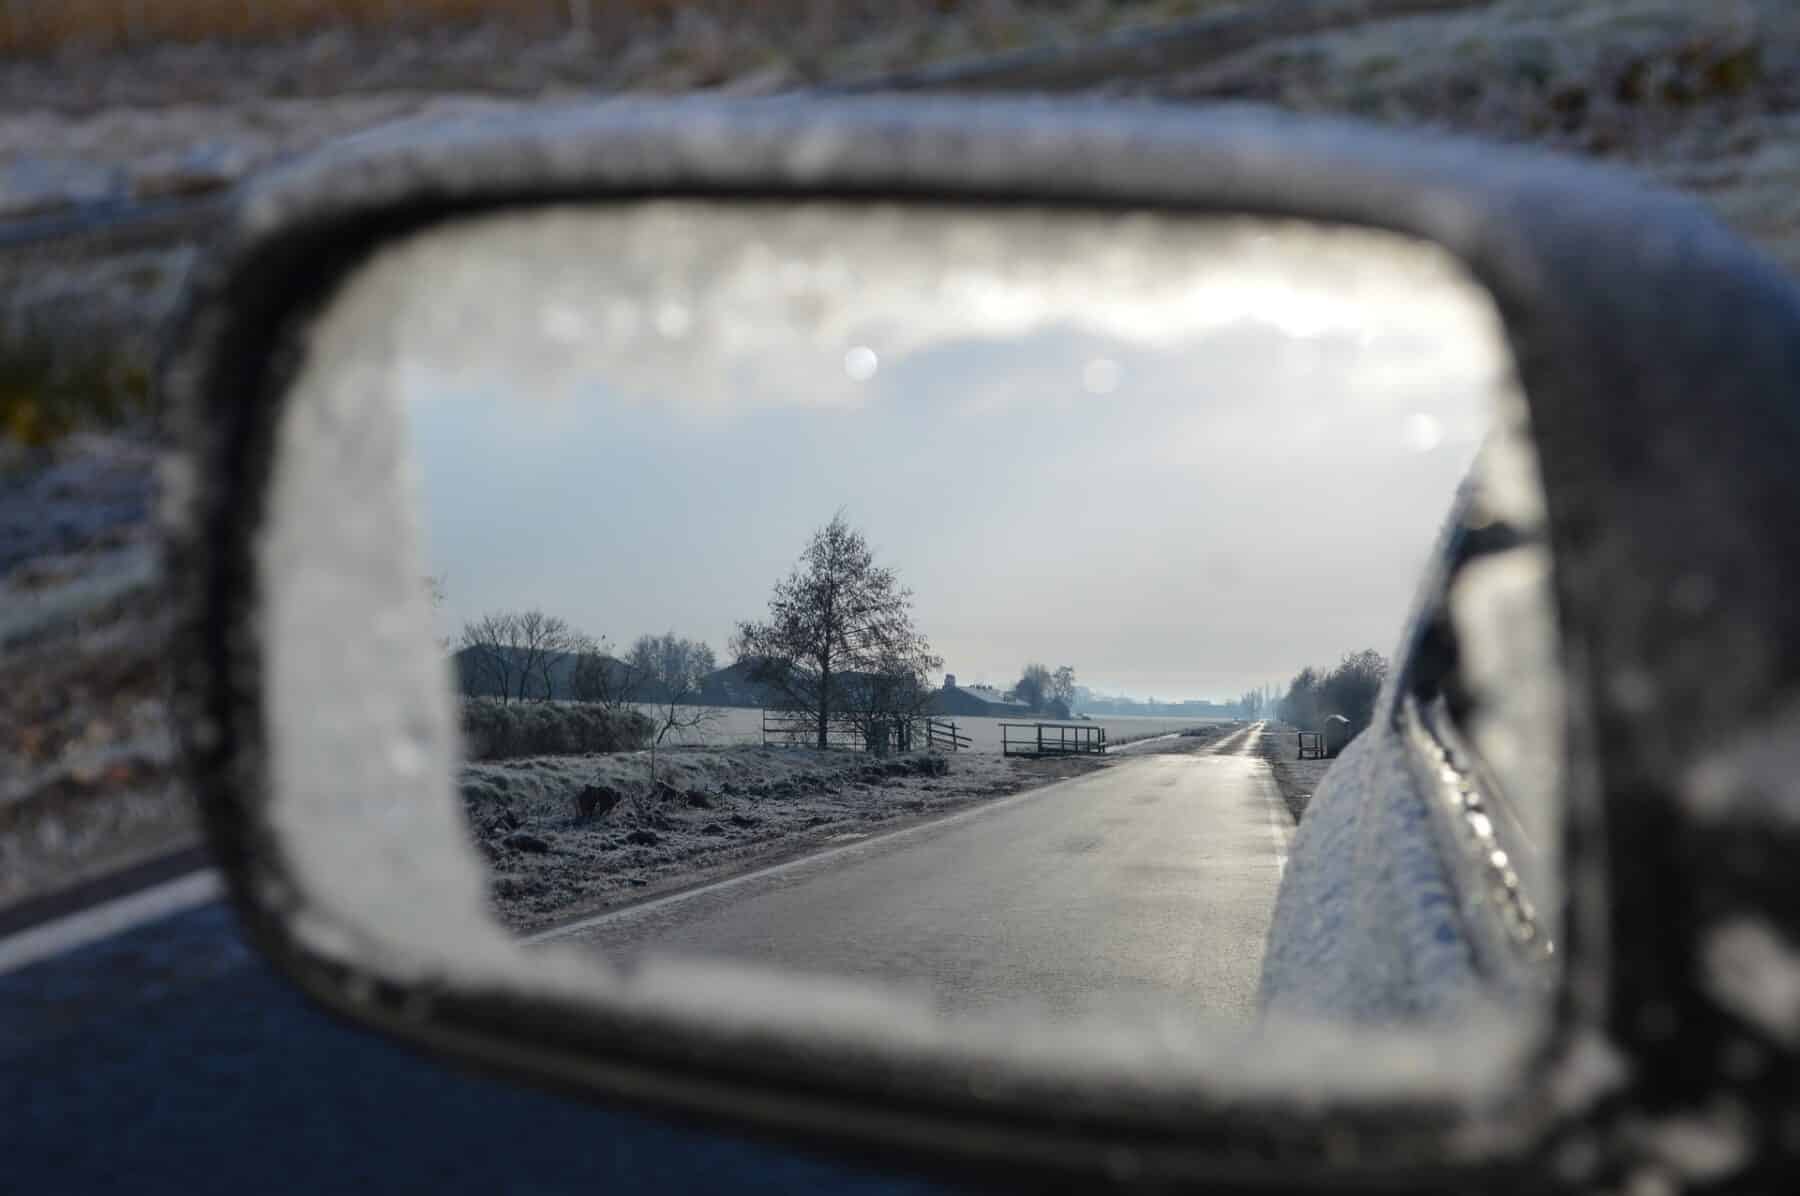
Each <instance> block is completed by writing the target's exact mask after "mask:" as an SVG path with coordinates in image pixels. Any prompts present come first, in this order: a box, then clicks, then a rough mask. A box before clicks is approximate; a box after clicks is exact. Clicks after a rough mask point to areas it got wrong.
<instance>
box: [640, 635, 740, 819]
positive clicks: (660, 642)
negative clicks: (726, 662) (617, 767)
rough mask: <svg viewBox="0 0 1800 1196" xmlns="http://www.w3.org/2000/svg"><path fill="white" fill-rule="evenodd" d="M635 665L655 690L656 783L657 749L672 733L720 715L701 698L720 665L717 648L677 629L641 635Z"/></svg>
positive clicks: (653, 780) (648, 686) (653, 763)
mask: <svg viewBox="0 0 1800 1196" xmlns="http://www.w3.org/2000/svg"><path fill="white" fill-rule="evenodd" d="M628 662H629V664H630V665H631V667H632V668H633V669H635V670H637V672H638V674H639V675H640V676H641V677H642V678H643V679H644V685H645V688H646V689H648V690H650V691H651V692H652V693H654V695H655V698H656V701H655V713H654V714H653V715H652V716H651V720H652V722H653V724H654V727H655V731H654V734H653V735H652V737H651V740H650V782H651V784H653V785H654V784H655V783H656V749H657V748H658V747H660V746H662V741H663V740H664V739H665V738H666V737H668V736H669V735H671V734H674V733H676V732H683V731H692V730H696V729H698V728H701V727H704V726H706V725H707V724H709V723H711V722H713V721H714V720H716V719H717V718H718V717H719V711H717V710H716V709H714V708H713V707H711V706H701V705H699V704H698V702H697V699H698V698H699V696H700V691H701V690H702V689H703V688H704V687H705V685H706V678H707V676H708V675H709V674H711V673H712V671H713V670H714V669H715V668H717V667H718V663H717V661H716V660H715V659H714V658H713V650H712V649H711V648H709V647H707V646H706V645H705V644H703V643H701V642H700V641H699V640H690V639H682V638H681V637H680V636H678V635H676V634H675V633H674V632H673V631H670V632H666V633H664V634H662V635H645V636H639V637H638V641H637V643H635V644H633V645H632V646H631V654H630V656H629V658H628Z"/></svg>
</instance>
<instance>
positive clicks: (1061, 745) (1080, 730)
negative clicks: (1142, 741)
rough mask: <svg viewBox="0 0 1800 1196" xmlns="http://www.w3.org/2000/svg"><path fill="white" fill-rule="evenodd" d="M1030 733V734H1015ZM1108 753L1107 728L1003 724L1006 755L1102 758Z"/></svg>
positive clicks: (1003, 746) (1061, 724) (1003, 747)
mask: <svg viewBox="0 0 1800 1196" xmlns="http://www.w3.org/2000/svg"><path fill="white" fill-rule="evenodd" d="M1014 731H1028V732H1030V734H1028V735H1014V734H1013V732H1014ZM1105 753H1106V728H1105V727H1095V726H1090V725H1086V724H1082V723H1001V724H1000V754H1001V755H1003V756H1101V755H1105Z"/></svg>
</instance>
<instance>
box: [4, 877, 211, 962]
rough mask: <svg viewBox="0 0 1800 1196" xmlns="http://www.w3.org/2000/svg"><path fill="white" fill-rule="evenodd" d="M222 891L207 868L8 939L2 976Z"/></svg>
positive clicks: (198, 903)
mask: <svg viewBox="0 0 1800 1196" xmlns="http://www.w3.org/2000/svg"><path fill="white" fill-rule="evenodd" d="M224 891H225V884H224V881H223V879H222V878H221V877H220V876H219V874H218V872H216V871H214V870H213V869H211V868H207V869H203V870H202V871H199V872H190V873H188V874H187V875H186V876H178V877H176V878H175V879H174V880H166V881H164V882H163V883H161V884H159V885H152V886H151V887H150V888H147V889H140V890H139V891H137V892H135V893H132V894H130V895H128V896H125V897H119V898H116V899H114V900H112V901H108V902H104V903H102V904H100V905H95V906H90V907H89V908H87V909H84V910H79V911H77V912H75V913H72V914H68V915H66V916H65V917H61V918H58V919H56V920H55V921H53V922H45V923H42V924H41V925H37V926H33V927H32V928H31V929H29V930H21V931H20V932H19V933H18V934H15V935H13V936H12V937H10V938H6V939H0V976H4V975H6V974H7V973H8V972H16V971H18V970H19V969H20V968H24V967H29V966H30V965H32V964H34V963H37V962H38V961H40V960H44V959H49V958H50V957H52V956H55V955H62V954H64V953H66V952H69V951H73V950H75V949H76V948H78V947H85V946H87V945H88V944H89V943H97V942H99V941H100V940H101V939H107V938H111V937H113V936H114V935H116V934H123V933H124V932H125V931H127V930H131V929H133V928H134V927H138V926H142V925H144V924H145V923H147V922H155V921H158V920H160V919H162V918H167V917H170V916H172V915H174V914H179V913H182V912H183V911H186V910H190V909H194V908H196V907H198V906H202V905H205V904H206V903H208V902H209V901H213V900H215V899H217V898H218V896H219V895H220V894H221V893H223V892H224Z"/></svg>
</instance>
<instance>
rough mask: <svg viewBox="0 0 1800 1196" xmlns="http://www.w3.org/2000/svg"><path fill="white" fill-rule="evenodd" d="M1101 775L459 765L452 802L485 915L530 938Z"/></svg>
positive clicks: (1037, 764) (946, 760)
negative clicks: (467, 836) (465, 828)
mask: <svg viewBox="0 0 1800 1196" xmlns="http://www.w3.org/2000/svg"><path fill="white" fill-rule="evenodd" d="M1109 763H1110V761H1108V760H1107V759H1106V758H1104V757H1071V758H1063V759H1044V760H1025V759H1017V758H1013V759H1008V758H1005V757H1001V756H998V755H993V754H988V753H979V752H964V753H959V754H957V755H955V756H941V755H929V754H925V753H914V754H909V755H905V756H896V757H890V758H887V759H877V758H873V757H869V756H865V755H862V754H861V753H855V752H842V751H829V752H820V751H817V750H814V749H810V748H770V747H760V746H750V745H734V746H716V747H698V746H690V747H677V748H674V749H669V750H665V751H662V752H660V753H658V756H657V768H656V774H657V782H656V785H655V786H654V787H653V786H652V785H651V783H650V764H649V754H648V753H647V752H621V753H616V754H613V755H604V756H601V755H588V756H540V757H534V758H530V759H523V760H507V761H500V762H491V763H483V764H468V765H465V766H464V767H463V771H462V778H461V790H462V796H463V803H464V807H465V809H466V810H467V811H468V815H469V823H470V827H471V829H472V831H473V832H474V835H475V838H476V842H477V843H478V844H479V846H480V848H481V850H482V851H483V852H484V853H485V854H486V856H487V858H488V860H489V861H490V863H491V866H492V888H491V892H492V896H493V903H494V909H495V912H496V914H497V915H498V916H499V918H500V920H501V921H502V922H504V923H505V924H506V925H508V926H510V927H513V928H515V929H518V930H533V929H540V928H543V927H546V926H549V925H552V924H554V923H556V922H558V921H561V920H563V919H567V918H571V917H575V916H577V915H579V914H583V913H587V912H590V911H592V910H596V909H600V908H603V907H605V906H608V905H613V904H617V903H620V902H623V901H636V900H641V899H643V898H645V897H649V896H651V895H654V894H656V893H659V892H666V891H669V890H671V889H676V888H682V887H685V886H688V885H693V884H699V883H703V882H705V881H708V880H713V879H716V878H718V877H720V876H724V875H727V874H730V873H732V872H738V871H742V870H744V869H746V868H749V867H752V866H754V865H760V864H765V863H771V862H774V861H776V860H779V859H785V858H790V857H792V856H796V855H801V854H804V853H805V852H808V851H812V850H816V849H818V848H820V847H824V846H827V845H829V844H832V843H837V842H847V841H849V840H851V839H855V838H860V837H862V836H864V835H867V834H870V833H872V832H874V831H877V830H887V829H893V828H897V827H899V826H902V825H906V824H908V823H911V822H917V821H922V820H924V819H928V818H932V817H936V816H939V815H942V814H948V813H950V812H952V811H954V810H957V809H961V808H962V807H965V806H968V805H971V804H973V803H976V802H979V801H982V800H984V799H988V798H994V797H1001V796H1004V795H1006V794H1010V793H1017V792H1019V791H1020V790H1022V789H1031V788H1036V787H1038V786H1040V785H1045V784H1049V783H1050V782H1052V781H1056V780H1061V779H1063V778H1064V777H1069V776H1075V775H1079V774H1081V773H1085V772H1091V771H1093V770H1095V769H1100V768H1105V767H1108V765H1109ZM584 807H585V809H586V811H587V812H585V813H584V812H583V810H584Z"/></svg>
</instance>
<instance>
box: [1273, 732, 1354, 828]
mask: <svg viewBox="0 0 1800 1196" xmlns="http://www.w3.org/2000/svg"><path fill="white" fill-rule="evenodd" d="M1256 746H1257V751H1258V752H1260V753H1261V755H1262V758H1263V759H1265V760H1267V761H1268V762H1269V770H1270V771H1271V772H1273V773H1274V774H1275V785H1276V787H1277V788H1279V789H1280V790H1281V800H1282V801H1283V802H1285V803H1287V808H1288V813H1290V814H1292V815H1293V816H1294V821H1295V822H1296V823H1297V822H1299V821H1300V819H1301V818H1303V817H1305V815H1306V807H1307V806H1308V805H1309V804H1311V802H1312V798H1313V794H1314V793H1316V792H1318V789H1319V785H1320V784H1321V783H1322V782H1323V781H1324V780H1325V773H1326V771H1327V770H1329V769H1330V768H1331V766H1332V764H1334V763H1335V761H1332V760H1302V759H1300V741H1299V736H1298V734H1297V733H1296V728H1294V727H1290V726H1288V724H1286V723H1270V724H1268V725H1267V726H1266V727H1264V728H1263V734H1262V736H1261V738H1260V739H1258V740H1257V745H1256Z"/></svg>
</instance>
